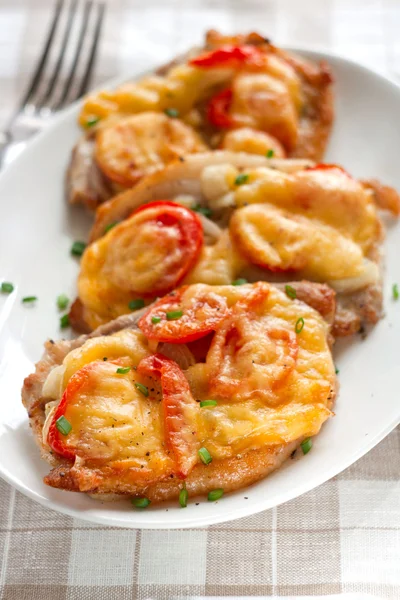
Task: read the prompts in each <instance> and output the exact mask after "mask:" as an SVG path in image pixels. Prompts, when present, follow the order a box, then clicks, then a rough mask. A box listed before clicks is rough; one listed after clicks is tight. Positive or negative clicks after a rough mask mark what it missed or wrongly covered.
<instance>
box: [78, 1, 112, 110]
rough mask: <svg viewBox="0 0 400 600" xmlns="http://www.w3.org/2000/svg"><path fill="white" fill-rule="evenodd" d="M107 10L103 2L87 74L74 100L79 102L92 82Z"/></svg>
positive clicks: (99, 11) (98, 15)
mask: <svg viewBox="0 0 400 600" xmlns="http://www.w3.org/2000/svg"><path fill="white" fill-rule="evenodd" d="M105 8H106V7H105V4H104V2H101V3H100V4H99V5H98V13H97V21H96V27H95V30H94V36H93V41H92V47H91V49H90V54H89V59H88V62H87V65H86V70H85V73H84V75H83V79H82V83H81V85H80V87H79V89H78V93H77V94H76V95H75V96H74V98H73V99H74V100H77V99H78V98H80V97H81V96H83V94H84V93H85V92H86V91H87V89H88V86H89V82H90V76H91V74H92V71H93V65H94V61H95V58H96V52H97V46H98V44H99V39H100V34H101V28H102V25H103V19H104V12H105Z"/></svg>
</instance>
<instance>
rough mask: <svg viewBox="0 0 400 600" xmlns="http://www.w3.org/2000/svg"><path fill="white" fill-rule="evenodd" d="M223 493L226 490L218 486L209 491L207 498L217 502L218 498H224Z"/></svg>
mask: <svg viewBox="0 0 400 600" xmlns="http://www.w3.org/2000/svg"><path fill="white" fill-rule="evenodd" d="M223 495H224V490H223V489H222V488H218V489H217V490H212V491H211V492H208V496H207V500H208V501H209V502H215V501H216V500H219V499H220V498H222V496H223Z"/></svg>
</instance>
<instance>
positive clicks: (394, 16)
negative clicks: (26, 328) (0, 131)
mask: <svg viewBox="0 0 400 600" xmlns="http://www.w3.org/2000/svg"><path fill="white" fill-rule="evenodd" d="M50 7H51V2H49V1H45V0H30V1H29V0H1V2H0V89H1V93H0V124H1V123H2V122H4V120H5V119H6V117H7V115H8V114H9V113H10V111H11V110H12V108H13V107H14V106H15V103H16V101H17V98H18V96H19V94H20V93H21V91H22V90H23V88H24V86H25V85H26V81H27V77H28V75H29V73H30V72H31V70H32V68H33V65H34V62H35V57H36V56H37V54H38V52H39V50H40V45H41V42H42V39H43V34H44V32H45V31H46V27H47V23H48V21H49V17H50V13H51V11H50ZM210 27H216V28H220V29H222V30H225V31H227V32H228V31H232V30H240V29H242V30H247V29H258V30H260V31H263V32H264V33H265V34H266V35H268V36H269V37H271V38H272V39H273V40H274V41H276V42H277V43H283V44H287V45H291V46H304V45H306V46H308V47H311V48H317V49H318V48H323V47H325V48H327V49H329V50H333V51H336V52H338V53H341V54H343V55H345V56H346V55H347V56H350V57H351V58H352V59H356V60H359V61H361V62H363V63H365V64H367V65H369V66H371V67H373V68H375V69H378V70H381V71H386V72H390V74H391V75H392V76H395V77H397V76H398V75H400V38H399V31H400V2H399V1H398V0H225V1H223V0H220V1H218V0H195V1H191V0H169V1H167V0H136V1H134V0H114V1H112V2H111V1H110V2H109V6H108V13H107V20H106V23H105V27H104V32H103V37H102V43H101V48H100V55H99V59H98V62H97V71H96V77H95V81H94V83H100V82H101V81H104V80H105V79H107V78H109V77H112V76H115V75H116V74H120V73H123V72H132V73H135V72H138V71H141V70H144V69H146V68H147V67H150V66H152V65H154V64H156V63H157V62H160V61H164V60H166V59H168V58H169V57H170V56H172V55H174V54H175V53H177V52H179V51H181V50H184V49H185V48H187V47H188V46H190V45H192V44H194V43H196V42H197V41H199V40H200V39H201V36H202V32H203V31H204V30H205V29H207V28H210ZM0 401H1V402H4V401H6V399H4V398H1V399H0ZM338 443H340V440H338ZM332 451H333V452H334V448H333V449H332ZM345 592H361V593H370V594H375V595H376V596H380V597H385V598H393V599H399V598H400V429H397V430H396V431H394V432H392V433H391V434H390V435H389V436H388V437H387V438H386V439H385V440H384V441H383V442H381V444H379V446H377V447H376V448H375V449H374V450H372V451H371V452H370V453H369V454H368V455H367V456H365V457H364V458H362V459H361V460H359V461H358V462H357V463H356V464H355V465H353V466H352V467H351V468H349V469H347V470H346V471H345V472H344V473H342V474H341V475H340V476H338V477H336V478H334V479H333V480H331V481H329V482H328V483H326V484H324V485H322V486H321V487H319V488H318V489H316V490H313V491H312V492H310V493H308V494H306V495H304V496H302V497H301V498H298V499H297V500H294V501H292V502H289V503H287V504H285V505H283V506H280V507H278V508H275V509H273V510H270V511H267V512H264V513H262V514H259V515H255V516H253V517H248V518H245V519H241V520H238V521H234V522H232V523H226V524H223V525H217V526H212V527H209V528H207V529H196V530H182V531H131V530H120V529H111V528H106V527H100V526H99V527H98V526H94V525H92V524H87V523H84V522H83V521H78V520H73V519H72V518H69V517H66V516H62V515H59V514H57V513H55V512H51V511H47V510H44V509H43V508H42V507H41V506H39V505H37V504H34V503H33V502H31V501H30V500H28V499H27V498H25V497H24V496H22V495H21V494H20V493H18V492H15V490H13V489H12V488H10V487H9V486H8V485H7V484H5V483H4V482H1V481H0V598H1V600H66V599H68V600H92V599H93V600H109V599H118V600H126V599H128V598H129V599H135V598H141V599H145V598H148V599H150V598H154V599H157V600H158V599H170V598H175V597H176V598H178V597H179V598H188V597H190V598H191V597H203V596H269V595H271V596H272V595H276V596H290V595H299V596H302V595H312V596H318V595H320V594H321V595H326V594H336V593H345Z"/></svg>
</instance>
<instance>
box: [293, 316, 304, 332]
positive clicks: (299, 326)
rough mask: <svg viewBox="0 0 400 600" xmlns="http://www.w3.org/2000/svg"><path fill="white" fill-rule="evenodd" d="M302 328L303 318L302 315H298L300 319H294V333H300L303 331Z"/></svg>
mask: <svg viewBox="0 0 400 600" xmlns="http://www.w3.org/2000/svg"><path fill="white" fill-rule="evenodd" d="M303 328H304V319H303V317H300V319H297V321H296V326H295V328H294V330H295V332H296V333H301V332H302V331H303Z"/></svg>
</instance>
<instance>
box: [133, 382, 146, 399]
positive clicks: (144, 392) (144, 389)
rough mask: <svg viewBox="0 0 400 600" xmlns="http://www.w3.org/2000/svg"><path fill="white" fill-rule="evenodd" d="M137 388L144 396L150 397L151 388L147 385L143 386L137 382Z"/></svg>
mask: <svg viewBox="0 0 400 600" xmlns="http://www.w3.org/2000/svg"><path fill="white" fill-rule="evenodd" d="M135 388H136V389H137V390H139V392H141V393H142V394H143V396H146V397H147V396H148V395H149V388H148V387H147V386H145V385H143V383H139V382H138V381H135Z"/></svg>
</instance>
